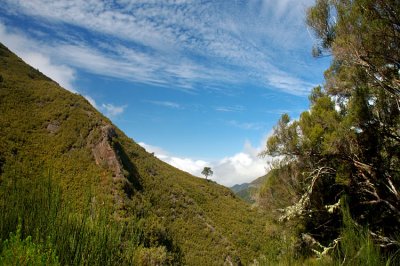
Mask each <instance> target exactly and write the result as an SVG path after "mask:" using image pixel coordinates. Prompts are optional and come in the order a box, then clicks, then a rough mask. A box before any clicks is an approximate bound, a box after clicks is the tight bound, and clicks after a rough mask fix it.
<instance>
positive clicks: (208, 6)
mask: <svg viewBox="0 0 400 266" xmlns="http://www.w3.org/2000/svg"><path fill="white" fill-rule="evenodd" d="M312 3H313V1H312V0H301V1H293V0H284V1H278V2H277V1H273V0H269V1H266V0H255V1H249V2H246V1H244V2H242V1H240V2H239V1H237V2H231V1H227V2H218V1H215V2H214V1H211V2H206V3H204V2H201V3H200V2H197V1H153V0H147V1H122V2H120V3H119V5H114V4H111V3H109V2H108V1H96V0H68V1H67V0H64V1H50V0H30V1H25V0H7V1H5V5H6V7H5V8H6V9H7V10H9V12H14V13H16V14H18V13H22V14H25V15H26V14H28V15H31V16H34V17H35V18H36V19H38V18H41V19H42V20H44V21H46V22H49V21H50V22H57V23H53V24H52V23H46V24H47V27H49V28H51V27H54V30H55V31H57V32H58V29H62V28H63V27H62V26H61V25H62V23H66V24H71V25H75V26H78V27H81V28H84V29H86V30H89V31H90V32H94V33H100V35H101V36H107V42H106V41H104V39H102V38H100V37H99V39H95V40H85V37H84V36H83V35H80V36H79V37H76V36H77V35H79V34H80V33H79V31H74V33H73V34H75V35H76V36H75V35H74V36H68V33H65V34H67V35H66V36H64V38H60V35H57V36H58V37H59V38H60V39H58V40H57V41H54V37H53V36H52V37H50V36H48V37H49V38H53V43H51V44H50V45H44V47H43V49H47V48H49V49H50V50H49V53H50V54H51V56H52V58H53V57H54V58H59V59H60V60H62V61H63V62H68V64H70V65H73V66H75V67H79V68H83V69H85V70H88V71H91V72H94V73H97V74H102V75H106V76H112V77H118V78H122V79H128V80H134V81H139V82H144V83H150V84H157V85H170V84H174V85H175V87H176V88H183V89H192V88H193V87H195V86H194V85H196V84H197V83H199V82H201V83H203V84H204V83H207V84H208V86H209V87H218V86H221V84H226V83H228V84H237V83H240V82H242V81H244V80H246V79H248V78H249V77H250V78H251V79H253V82H256V83H261V84H262V85H267V86H269V87H273V88H275V89H278V90H283V91H285V92H288V93H292V94H304V93H305V91H309V90H310V89H311V87H310V86H309V85H310V84H308V83H307V82H305V81H304V80H303V79H302V78H301V77H297V76H296V74H295V73H293V72H291V71H289V70H287V69H281V67H280V66H278V65H277V64H276V60H275V59H277V58H276V56H277V55H276V54H278V56H279V54H280V53H281V52H282V51H281V50H283V49H286V50H288V51H289V52H288V53H289V54H288V55H285V56H283V57H282V58H281V61H282V60H283V61H285V60H291V59H290V58H292V57H295V56H293V55H296V53H298V52H299V49H304V43H306V42H311V41H310V40H309V36H308V35H307V33H305V32H304V34H302V31H304V11H305V8H306V6H309V5H310V4H312ZM70 35H72V33H70ZM112 37H115V38H112ZM96 38H97V37H96ZM121 40H123V41H121ZM93 43H96V45H95V46H94V45H93ZM143 47H145V49H143ZM274 57H275V58H274ZM288 58H289V59H288ZM297 59H298V58H297V57H296V60H294V62H293V61H290V62H289V63H288V64H286V65H297V64H301V62H298V60H297ZM202 87H203V88H204V86H202Z"/></svg>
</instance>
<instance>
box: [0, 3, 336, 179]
mask: <svg viewBox="0 0 400 266" xmlns="http://www.w3.org/2000/svg"><path fill="white" fill-rule="evenodd" d="M2 2H3V3H2V5H0V41H1V42H3V43H4V44H5V45H7V46H8V47H9V48H10V49H11V50H13V51H14V52H16V53H17V54H18V55H19V56H20V57H22V58H23V59H24V60H25V61H26V62H28V63H29V64H31V65H33V66H34V67H36V68H38V69H39V70H41V71H42V72H43V73H45V74H46V75H48V76H50V77H51V78H53V79H54V80H56V81H57V82H58V83H60V84H61V85H62V86H63V87H65V88H66V89H68V90H70V91H72V92H76V93H79V94H81V95H83V96H85V97H86V98H87V99H88V100H89V101H90V102H91V103H92V104H93V105H94V106H95V107H96V108H97V109H98V110H99V111H101V112H102V113H104V114H105V115H107V116H108V117H109V118H110V119H111V120H112V121H113V122H114V123H115V124H116V125H117V126H118V127H120V128H121V129H122V130H123V131H124V132H125V133H126V134H127V135H128V136H129V137H131V138H133V139H134V140H135V141H136V142H138V143H140V144H141V145H142V146H144V147H145V148H146V149H147V150H148V151H151V152H155V154H156V155H157V156H158V157H159V158H160V159H162V160H164V161H166V162H168V163H170V164H172V165H174V166H176V167H178V168H181V169H183V170H185V171H188V172H190V173H192V174H195V175H199V174H200V172H201V170H202V169H203V167H204V166H211V167H212V168H213V170H214V176H213V177H212V179H214V180H215V181H217V182H219V183H221V184H224V185H227V186H231V185H233V184H236V183H243V182H248V181H251V180H252V179H255V178H257V177H258V176H261V175H262V174H264V173H265V171H266V170H265V168H266V167H268V161H269V159H268V158H266V159H261V158H258V157H257V154H258V153H259V152H260V151H261V150H262V149H263V147H264V143H265V140H266V138H267V136H268V135H269V134H271V132H272V128H273V126H274V125H275V123H276V122H277V120H278V119H279V117H280V115H281V114H282V113H285V112H286V113H289V115H291V116H292V117H294V118H296V117H298V116H299V114H300V113H301V111H304V110H306V109H307V108H308V99H307V97H308V93H309V92H310V90H311V89H312V88H313V87H314V86H315V85H318V84H321V83H323V71H324V70H325V69H326V68H327V67H328V64H329V59H318V60H316V59H314V58H312V57H311V47H312V44H313V41H314V40H313V37H312V35H311V34H310V32H309V31H308V30H307V27H306V26H305V23H304V14H305V10H306V8H307V7H308V6H310V5H311V4H313V1H312V0H298V1H297V0H279V1H275V0H264V1H262V0H248V1H244V0H243V1H241V0H236V1H235V0H226V1H222V0H221V1H217V0H215V1H202V0H198V1H195V0H165V1H161V0H137V1H133V0H132V1H129V0H120V1H111V0H108V1H99V0H59V1H50V0H29V1H26V0H3V1H2Z"/></svg>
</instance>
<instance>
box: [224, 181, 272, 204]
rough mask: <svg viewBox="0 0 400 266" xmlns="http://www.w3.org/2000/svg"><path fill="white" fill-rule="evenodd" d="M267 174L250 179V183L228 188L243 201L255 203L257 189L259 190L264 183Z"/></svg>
mask: <svg viewBox="0 0 400 266" xmlns="http://www.w3.org/2000/svg"><path fill="white" fill-rule="evenodd" d="M268 176H269V174H266V175H263V176H260V177H259V178H256V179H255V180H253V181H251V182H250V183H243V184H240V185H239V184H238V185H234V186H233V187H231V188H230V189H231V190H232V191H233V192H234V193H235V195H236V196H238V197H239V198H241V199H243V200H244V201H246V202H248V203H255V202H256V198H257V194H258V191H259V190H260V187H261V186H262V185H263V184H264V182H265V181H266V180H267V178H268Z"/></svg>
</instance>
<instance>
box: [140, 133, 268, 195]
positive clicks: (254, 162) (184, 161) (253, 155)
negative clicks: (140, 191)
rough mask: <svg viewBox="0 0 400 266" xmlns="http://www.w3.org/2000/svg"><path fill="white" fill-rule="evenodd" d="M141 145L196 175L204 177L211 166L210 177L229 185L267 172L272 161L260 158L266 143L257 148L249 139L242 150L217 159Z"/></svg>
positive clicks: (253, 178)
mask: <svg viewBox="0 0 400 266" xmlns="http://www.w3.org/2000/svg"><path fill="white" fill-rule="evenodd" d="M139 145H141V146H142V147H144V148H145V149H146V150H147V151H148V152H154V154H155V156H157V157H158V158H159V159H161V160H163V161H165V162H166V163H168V164H170V165H172V166H174V167H176V168H178V169H181V170H183V171H186V172H188V173H191V174H192V175H195V176H200V177H202V175H201V171H202V170H203V168H204V167H205V166H208V167H211V169H212V170H213V171H214V174H213V176H211V177H209V179H211V180H214V181H216V182H217V183H219V184H222V185H224V186H227V187H231V186H233V185H235V184H242V183H245V182H251V181H253V180H255V179H256V178H258V177H260V176H262V175H264V174H266V173H267V169H268V167H269V164H268V162H269V161H271V158H260V157H259V156H258V154H259V153H260V152H261V151H262V149H263V148H262V147H263V146H264V143H262V145H261V147H260V148H255V147H253V146H252V145H251V143H250V142H248V141H246V142H245V144H244V147H243V150H242V151H240V152H238V153H236V154H234V155H232V156H228V157H225V158H222V159H220V160H215V161H205V160H195V159H192V158H180V157H176V156H172V155H170V154H169V153H168V152H167V151H165V150H163V149H162V148H160V147H156V146H152V145H148V144H145V143H143V142H140V143H139Z"/></svg>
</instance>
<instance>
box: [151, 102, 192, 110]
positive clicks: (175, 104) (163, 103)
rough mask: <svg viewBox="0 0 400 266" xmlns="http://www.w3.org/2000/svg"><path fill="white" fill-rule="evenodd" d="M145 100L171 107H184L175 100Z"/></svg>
mask: <svg viewBox="0 0 400 266" xmlns="http://www.w3.org/2000/svg"><path fill="white" fill-rule="evenodd" d="M146 102H148V103H151V104H154V105H158V106H163V107H167V108H172V109H184V108H183V106H182V105H181V104H179V103H176V102H169V101H146Z"/></svg>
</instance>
